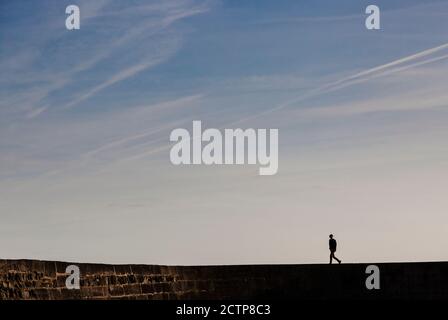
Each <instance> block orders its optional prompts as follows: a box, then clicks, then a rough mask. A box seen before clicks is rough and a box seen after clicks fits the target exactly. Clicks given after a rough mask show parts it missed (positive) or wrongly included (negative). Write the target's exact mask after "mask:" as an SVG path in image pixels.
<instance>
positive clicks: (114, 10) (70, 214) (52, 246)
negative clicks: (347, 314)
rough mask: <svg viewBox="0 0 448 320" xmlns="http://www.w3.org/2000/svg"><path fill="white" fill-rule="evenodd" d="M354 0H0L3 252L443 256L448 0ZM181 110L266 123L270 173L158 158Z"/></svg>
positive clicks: (210, 119) (182, 116)
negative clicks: (72, 27)
mask: <svg viewBox="0 0 448 320" xmlns="http://www.w3.org/2000/svg"><path fill="white" fill-rule="evenodd" d="M69 4H77V5H78V6H79V7H80V10H81V29H80V30H76V31H68V30H66V29H65V18H66V15H65V7H66V6H67V5H69ZM369 4H372V2H371V1H337V2H336V1H244V2H243V1H179V0H173V1H126V2H124V1H116V0H98V1H2V2H1V4H0V75H1V76H0V83H1V86H0V200H1V201H0V217H1V224H0V256H1V257H3V258H40V259H58V260H72V261H90V262H115V263H131V262H135V263H138V262H140V263H159V264H215V263H216V264H223V263H224V264H227V263H234V264H238V263H315V262H326V261H327V255H328V254H327V243H326V241H327V236H328V234H329V233H334V234H335V236H336V238H337V239H338V240H339V242H340V251H341V252H340V254H341V257H342V259H343V261H352V262H357V261H403V260H406V261H409V260H410V261H413V260H444V259H446V256H445V248H446V246H447V245H448V240H446V237H445V235H446V233H447V231H448V230H447V228H448V223H447V222H448V221H447V218H446V210H447V209H448V199H447V198H446V195H445V192H444V190H446V189H447V187H448V185H447V184H448V179H447V173H448V170H447V169H448V168H447V164H448V162H447V160H448V152H447V150H446V141H447V138H448V125H447V124H448V121H447V120H448V114H447V109H446V105H447V102H448V93H447V92H446V83H447V77H448V76H447V74H448V73H447V67H448V64H447V58H448V45H447V43H448V38H447V35H446V30H448V19H447V15H448V14H447V12H448V3H446V1H425V2H423V1H375V2H374V3H373V4H376V5H378V6H379V7H380V9H381V30H377V31H369V30H366V28H365V27H364V20H365V18H366V14H365V13H364V10H365V7H366V6H367V5H369ZM193 120H202V121H203V123H204V125H205V126H207V127H219V128H233V127H236V126H237V127H242V128H251V127H255V128H278V129H279V137H280V140H279V150H280V153H279V172H278V174H277V175H275V176H272V177H260V176H258V175H257V170H258V168H257V167H256V166H212V167H205V166H183V167H182V166H181V167H175V166H173V165H172V164H171V163H170V161H169V148H170V143H169V133H170V132H171V130H173V129H175V128H179V127H184V128H187V129H190V128H191V123H192V121H193ZM409 237H410V238H411V239H413V240H411V241H415V242H416V244H415V245H412V246H409V241H410V240H407V238H409Z"/></svg>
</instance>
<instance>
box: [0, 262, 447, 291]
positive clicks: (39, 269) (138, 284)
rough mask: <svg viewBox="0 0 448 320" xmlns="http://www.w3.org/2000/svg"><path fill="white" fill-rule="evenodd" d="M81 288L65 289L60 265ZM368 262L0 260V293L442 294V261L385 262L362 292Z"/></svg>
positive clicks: (444, 277) (444, 270) (444, 271)
mask: <svg viewBox="0 0 448 320" xmlns="http://www.w3.org/2000/svg"><path fill="white" fill-rule="evenodd" d="M70 264H75V265H77V266H79V268H80V271H81V288H80V289H79V290H68V289H66V287H65V280H66V278H67V276H68V275H67V274H65V268H66V267H67V266H68V265H70ZM367 265H368V264H342V265H318V264H316V265H229V266H160V265H107V264H85V263H68V262H57V261H37V260H0V299H44V300H58V299H144V300H146V299H151V300H152V299H157V300H159V299H163V300H167V299H249V298H278V299H282V298H302V299H335V298H336V299H349V298H350V299H384V298H387V299H390V298H392V299H448V262H428V263H385V264H381V263H380V264H376V265H378V266H379V268H380V271H381V275H380V281H381V289H380V290H367V289H366V287H365V279H366V277H367V275H366V274H365V269H366V267H367Z"/></svg>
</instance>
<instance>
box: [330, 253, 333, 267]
mask: <svg viewBox="0 0 448 320" xmlns="http://www.w3.org/2000/svg"><path fill="white" fill-rule="evenodd" d="M332 263H333V251H330V264H332Z"/></svg>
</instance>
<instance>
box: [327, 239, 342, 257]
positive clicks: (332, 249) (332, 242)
mask: <svg viewBox="0 0 448 320" xmlns="http://www.w3.org/2000/svg"><path fill="white" fill-rule="evenodd" d="M328 245H329V247H330V264H332V263H333V259H335V260H336V261H337V262H338V263H339V264H340V263H341V260H339V259H338V258H336V256H335V255H334V253H335V252H336V247H337V245H338V244H337V242H336V239H333V235H332V234H330V240H329V241H328Z"/></svg>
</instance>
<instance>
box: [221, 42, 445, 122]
mask: <svg viewBox="0 0 448 320" xmlns="http://www.w3.org/2000/svg"><path fill="white" fill-rule="evenodd" d="M446 48H448V43H445V44H443V45H440V46H437V47H434V48H430V49H426V50H424V51H421V52H418V53H415V54H412V55H410V56H407V57H403V58H400V59H397V60H394V61H392V62H388V63H386V64H382V65H380V66H376V67H373V68H370V69H367V70H364V71H361V72H358V73H356V74H354V75H351V76H348V77H345V78H342V79H339V80H336V81H333V82H330V83H327V84H324V85H322V86H320V87H317V88H315V89H312V90H310V91H309V92H307V93H305V94H303V95H301V96H298V97H296V98H294V99H292V100H289V101H286V102H284V103H282V104H280V105H278V106H275V107H274V108H271V109H268V110H264V111H262V112H260V113H257V114H254V115H251V116H249V117H246V118H242V119H238V120H236V121H234V122H231V123H229V124H228V125H234V124H237V123H240V122H244V121H247V120H251V119H255V118H259V117H262V116H264V115H267V114H270V113H272V112H274V111H277V110H280V109H283V108H285V107H287V106H290V105H292V104H294V103H297V102H300V101H304V100H306V99H309V98H312V97H316V96H318V95H320V94H324V93H328V92H331V91H334V90H339V89H342V88H346V87H348V86H351V85H354V84H357V83H361V82H364V81H368V80H370V79H373V78H377V77H380V76H383V75H389V74H392V73H396V72H399V71H403V70H407V69H410V68H413V67H417V66H421V65H425V64H428V63H432V62H435V61H439V60H442V59H446V58H448V55H443V56H440V57H435V58H431V59H428V60H423V61H420V62H416V63H413V64H409V65H407V64H406V63H407V62H410V61H415V60H418V59H420V58H424V57H426V56H429V55H431V54H434V53H436V52H438V51H441V50H443V49H446ZM403 64H405V65H404V66H402V67H399V68H394V67H396V66H401V65H403Z"/></svg>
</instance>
